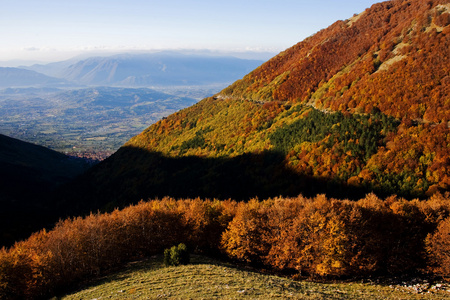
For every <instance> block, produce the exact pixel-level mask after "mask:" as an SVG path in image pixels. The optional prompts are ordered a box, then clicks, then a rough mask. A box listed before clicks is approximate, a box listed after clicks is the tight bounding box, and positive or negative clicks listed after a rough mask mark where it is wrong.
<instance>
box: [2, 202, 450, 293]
mask: <svg viewBox="0 0 450 300" xmlns="http://www.w3.org/2000/svg"><path fill="white" fill-rule="evenodd" d="M449 214H450V200H449V196H448V195H447V196H441V195H439V194H438V195H435V196H433V197H432V198H430V199H428V200H426V201H419V200H413V201H406V200H404V199H398V198H396V197H390V198H387V199H385V200H381V199H379V198H377V197H376V196H375V195H373V194H369V195H367V196H366V197H365V198H364V199H361V200H359V201H356V202H352V201H348V200H336V199H329V198H327V197H325V196H323V195H319V196H316V197H315V198H304V197H302V196H299V197H296V198H276V199H269V200H265V201H258V200H251V201H249V202H247V203H243V202H242V203H237V202H235V201H210V200H201V199H198V198H197V199H188V200H174V199H170V198H165V199H162V200H152V201H148V202H141V203H139V204H138V205H134V206H130V207H128V208H126V209H123V210H120V211H119V210H116V211H114V212H112V213H108V214H91V215H89V216H87V217H84V218H82V217H78V218H74V219H67V220H64V221H60V222H59V223H58V224H57V225H56V226H55V228H54V229H53V230H51V231H45V230H43V231H41V232H38V233H35V234H33V235H32V236H31V237H30V238H29V239H27V240H25V241H22V242H17V243H16V244H15V245H14V246H13V247H11V248H10V249H5V248H3V249H1V250H0V298H1V299H35V298H43V297H48V296H50V295H55V294H58V293H60V292H62V291H65V290H67V288H70V287H71V286H73V285H74V284H75V283H77V282H79V281H80V280H85V279H86V278H92V277H95V276H98V275H100V274H103V273H105V272H107V271H109V270H111V269H113V268H116V267H117V266H120V265H121V264H123V263H125V262H127V261H132V260H135V259H139V258H142V257H146V256H149V255H155V254H162V253H164V252H165V261H166V262H167V263H168V264H174V265H177V264H181V263H185V262H186V261H187V260H188V256H186V253H187V251H186V247H189V248H190V249H192V250H193V251H196V252H203V253H209V254H211V253H218V251H222V252H223V253H225V254H227V255H228V256H229V257H231V258H234V259H238V260H241V261H245V262H248V263H251V264H254V265H257V266H258V265H259V266H264V267H269V268H273V269H277V270H281V271H295V272H296V273H297V274H300V275H308V276H311V277H318V276H333V277H339V276H365V275H375V274H396V273H402V274H405V273H408V272H417V271H432V272H434V273H435V274H437V275H442V276H450V243H449V241H448V235H449V232H450V219H449ZM180 243H183V244H184V245H186V246H184V245H180ZM173 245H178V246H173ZM172 246H173V247H172ZM169 247H172V248H170V249H167V248H169ZM164 249H167V250H166V251H164Z"/></svg>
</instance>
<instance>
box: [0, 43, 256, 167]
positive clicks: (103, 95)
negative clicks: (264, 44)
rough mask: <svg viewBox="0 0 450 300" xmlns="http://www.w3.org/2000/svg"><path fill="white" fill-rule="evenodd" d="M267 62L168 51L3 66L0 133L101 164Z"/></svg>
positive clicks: (1, 73) (0, 96)
mask: <svg viewBox="0 0 450 300" xmlns="http://www.w3.org/2000/svg"><path fill="white" fill-rule="evenodd" d="M262 62H263V61H260V60H249V59H239V58H235V57H221V56H206V55H203V56H201V55H198V54H197V55H192V54H183V53H179V52H173V51H171V52H169V51H166V52H158V53H152V54H122V55H114V56H108V57H92V58H87V59H83V60H70V61H63V62H55V63H50V64H45V65H32V66H29V67H21V68H0V88H3V89H0V124H1V127H0V128H1V131H0V132H1V133H2V134H6V135H8V136H11V137H15V138H19V139H22V140H25V141H29V142H33V143H36V144H39V145H43V146H46V147H49V148H51V149H54V150H57V151H60V152H63V153H69V154H72V155H76V156H83V157H88V158H93V159H103V158H105V157H107V156H109V155H111V154H112V153H114V151H116V150H117V149H118V148H119V147H120V146H121V145H123V144H124V143H125V142H126V141H127V140H128V139H130V138H131V137H132V136H134V135H136V134H138V133H139V132H141V131H142V130H143V129H145V128H146V127H148V126H149V125H151V124H152V123H154V122H156V121H158V120H159V119H161V118H163V117H165V116H167V115H169V114H171V113H173V112H175V111H178V110H180V109H182V108H185V107H188V106H191V105H192V104H194V103H195V102H197V101H198V100H200V99H203V98H205V97H207V96H211V95H213V94H215V93H217V92H218V91H219V90H221V89H223V88H224V87H226V86H227V85H228V84H230V83H231V82H233V81H234V80H236V79H239V78H240V77H242V76H244V75H245V74H246V73H248V72H249V71H251V70H253V69H254V68H256V67H257V66H259V65H260V64H261V63H262Z"/></svg>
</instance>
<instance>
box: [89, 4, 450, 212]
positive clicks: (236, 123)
mask: <svg viewBox="0 0 450 300" xmlns="http://www.w3.org/2000/svg"><path fill="white" fill-rule="evenodd" d="M449 11H450V3H449V1H442V0H441V1H437V0H436V1H427V2H423V1H407V2H405V1H388V2H383V3H380V4H376V5H374V6H372V7H371V8H369V9H367V10H366V11H364V12H363V13H361V14H360V15H358V16H354V17H352V18H350V19H348V20H345V21H338V22H336V23H334V24H333V25H331V26H330V27H329V28H327V29H324V30H322V31H320V32H318V33H317V34H315V35H313V36H311V37H309V38H307V39H306V40H304V41H302V42H300V43H298V44H297V45H295V46H293V47H292V48H290V49H288V50H286V51H284V52H282V53H280V54H279V55H277V56H276V57H274V58H273V59H271V60H270V61H268V62H267V63H265V64H263V65H262V66H260V67H259V68H257V69H256V70H254V71H253V72H251V73H250V74H248V75H247V76H245V77H244V78H243V79H242V80H238V81H237V82H235V83H234V84H232V85H231V86H230V87H228V88H226V89H224V90H223V91H222V92H220V93H218V94H217V95H215V96H214V97H211V98H207V99H204V100H203V101H200V102H199V103H197V104H195V105H193V106H192V107H189V108H187V109H184V110H181V111H179V112H177V113H175V114H172V115H170V116H169V117H167V118H164V119H163V120H161V121H159V122H157V123H156V124H154V125H152V126H150V127H149V128H147V129H146V130H145V131H143V132H142V133H141V134H139V135H137V136H135V137H134V138H132V139H131V140H130V141H129V142H128V143H126V144H125V145H124V147H122V148H121V149H120V150H119V151H118V152H117V153H116V154H115V155H114V156H113V157H111V158H110V159H109V160H107V161H105V162H104V163H103V164H100V165H99V166H98V168H96V169H95V170H93V171H92V172H91V174H90V175H89V176H88V177H86V178H85V180H87V181H88V182H89V184H90V185H91V187H92V189H91V190H89V191H90V192H91V191H92V193H93V194H95V195H100V196H101V197H103V200H96V201H99V205H103V204H105V203H110V204H111V203H113V204H114V205H117V204H118V203H122V204H125V203H127V202H129V201H137V200H139V199H145V198H148V197H154V196H158V197H159V196H164V195H169V196H175V197H185V196H190V197H194V196H203V197H217V198H227V197H232V198H236V199H243V200H245V199H248V198H250V197H255V196H257V197H270V196H277V195H286V196H288V195H295V194H298V193H303V194H307V195H308V194H309V195H311V194H316V193H327V194H329V195H333V196H338V197H349V198H356V197H360V196H362V195H363V194H364V193H366V192H368V191H375V192H376V193H378V194H380V195H390V194H398V195H402V196H405V197H408V198H413V197H426V196H428V195H431V194H433V193H435V192H437V191H447V190H448V187H449V183H450V173H449V172H450V160H449V158H448V157H450V148H449V146H448V145H450V140H449V137H450V134H449V133H450V132H449V128H448V124H447V122H448V121H449V120H450V115H449V114H450V109H449V108H450V107H449V106H448V105H450V104H449V103H450V76H449V75H450V73H449V72H450V69H449V66H450V53H449V51H448V49H450V47H449V46H450V14H449ZM96 199H99V198H96Z"/></svg>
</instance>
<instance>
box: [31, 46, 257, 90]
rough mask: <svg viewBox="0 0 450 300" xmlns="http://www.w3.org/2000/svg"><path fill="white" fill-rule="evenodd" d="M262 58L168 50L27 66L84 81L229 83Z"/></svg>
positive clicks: (142, 84) (115, 83)
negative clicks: (253, 58) (254, 58)
mask: <svg viewBox="0 0 450 300" xmlns="http://www.w3.org/2000/svg"><path fill="white" fill-rule="evenodd" d="M262 62H263V61H262V60H252V59H240V58H236V57H232V56H213V55H200V54H183V53H179V52H174V51H172V52H171V51H164V52H157V53H147V54H117V55H112V56H94V57H90V58H86V59H80V60H78V61H73V60H71V61H67V62H60V63H53V64H48V65H47V66H48V68H46V66H45V65H34V66H31V67H27V69H31V70H36V71H40V72H42V73H44V74H48V75H52V76H55V77H58V78H64V79H66V80H68V81H71V82H75V83H77V84H83V85H111V86H125V87H126V86H128V87H148V86H158V85H161V86H166V85H205V84H216V83H225V82H226V83H229V82H232V81H234V80H236V78H240V77H242V76H243V75H245V74H246V73H248V72H249V71H251V70H252V69H254V68H255V67H257V66H258V65H260V64H261V63H262Z"/></svg>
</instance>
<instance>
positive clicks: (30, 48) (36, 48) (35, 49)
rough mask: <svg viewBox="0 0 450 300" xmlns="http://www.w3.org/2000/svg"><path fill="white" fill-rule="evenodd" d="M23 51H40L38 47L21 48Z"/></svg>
mask: <svg viewBox="0 0 450 300" xmlns="http://www.w3.org/2000/svg"><path fill="white" fill-rule="evenodd" d="M23 50H24V51H41V48H38V47H26V48H23Z"/></svg>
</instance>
